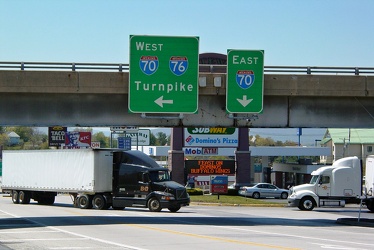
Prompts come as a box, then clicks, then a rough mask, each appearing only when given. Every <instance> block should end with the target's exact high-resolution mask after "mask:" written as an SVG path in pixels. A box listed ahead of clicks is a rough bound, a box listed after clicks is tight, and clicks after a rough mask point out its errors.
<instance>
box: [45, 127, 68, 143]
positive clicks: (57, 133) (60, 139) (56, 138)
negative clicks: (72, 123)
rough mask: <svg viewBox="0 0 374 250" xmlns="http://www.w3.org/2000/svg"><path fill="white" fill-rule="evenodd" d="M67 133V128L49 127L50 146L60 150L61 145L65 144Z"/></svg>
mask: <svg viewBox="0 0 374 250" xmlns="http://www.w3.org/2000/svg"><path fill="white" fill-rule="evenodd" d="M66 131H67V127H61V126H54V127H48V146H49V147H56V148H59V147H60V146H61V144H65V133H66Z"/></svg>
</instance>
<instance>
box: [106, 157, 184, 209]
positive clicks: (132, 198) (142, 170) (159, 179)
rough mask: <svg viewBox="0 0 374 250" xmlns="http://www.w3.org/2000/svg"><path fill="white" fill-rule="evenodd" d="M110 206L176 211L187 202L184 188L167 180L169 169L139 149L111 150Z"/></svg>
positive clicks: (115, 207)
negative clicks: (111, 183) (111, 181)
mask: <svg viewBox="0 0 374 250" xmlns="http://www.w3.org/2000/svg"><path fill="white" fill-rule="evenodd" d="M113 154H114V155H113V201H112V207H113V208H114V209H123V208H125V207H136V206H139V207H148V209H149V210H150V211H153V212H158V211H161V209H163V208H167V209H169V210H170V211H171V212H177V211H178V210H179V209H180V208H181V206H188V205H189V203H190V198H189V195H188V194H187V190H186V188H185V187H184V186H183V185H181V184H179V183H177V182H174V181H171V180H170V174H169V170H168V169H167V168H163V167H160V166H159V165H158V164H157V163H156V162H155V161H154V160H153V159H152V158H150V157H149V156H147V155H146V154H144V153H143V152H140V151H120V152H113Z"/></svg>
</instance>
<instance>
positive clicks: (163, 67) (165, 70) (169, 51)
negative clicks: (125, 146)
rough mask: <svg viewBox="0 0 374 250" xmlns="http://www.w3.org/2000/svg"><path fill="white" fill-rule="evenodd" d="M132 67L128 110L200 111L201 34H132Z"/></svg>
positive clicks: (160, 111) (146, 111) (136, 111)
mask: <svg viewBox="0 0 374 250" xmlns="http://www.w3.org/2000/svg"><path fill="white" fill-rule="evenodd" d="M129 68H130V70H129V71H130V74H129V75H130V76H129V103H128V107H129V112H132V113H196V112H197V109H198V89H199V86H198V78H199V72H198V71H199V38H198V37H166V36H130V67H129Z"/></svg>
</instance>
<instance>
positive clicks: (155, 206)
mask: <svg viewBox="0 0 374 250" xmlns="http://www.w3.org/2000/svg"><path fill="white" fill-rule="evenodd" d="M148 209H149V211H151V212H160V211H161V209H162V207H161V203H160V201H159V200H158V199H157V198H155V197H153V198H151V199H149V200H148Z"/></svg>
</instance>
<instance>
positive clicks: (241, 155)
mask: <svg viewBox="0 0 374 250" xmlns="http://www.w3.org/2000/svg"><path fill="white" fill-rule="evenodd" d="M248 136H249V134H248V128H239V145H238V149H237V151H236V152H235V160H236V180H235V182H236V184H237V185H248V184H249V183H251V182H253V176H251V152H250V151H249V138H248Z"/></svg>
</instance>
